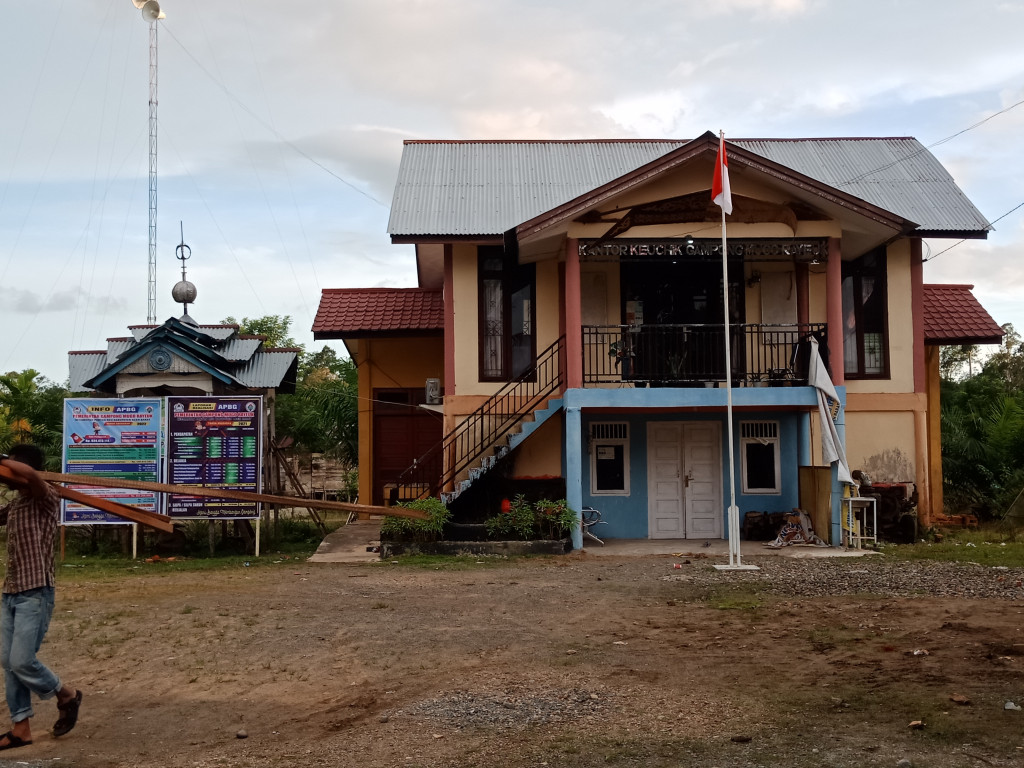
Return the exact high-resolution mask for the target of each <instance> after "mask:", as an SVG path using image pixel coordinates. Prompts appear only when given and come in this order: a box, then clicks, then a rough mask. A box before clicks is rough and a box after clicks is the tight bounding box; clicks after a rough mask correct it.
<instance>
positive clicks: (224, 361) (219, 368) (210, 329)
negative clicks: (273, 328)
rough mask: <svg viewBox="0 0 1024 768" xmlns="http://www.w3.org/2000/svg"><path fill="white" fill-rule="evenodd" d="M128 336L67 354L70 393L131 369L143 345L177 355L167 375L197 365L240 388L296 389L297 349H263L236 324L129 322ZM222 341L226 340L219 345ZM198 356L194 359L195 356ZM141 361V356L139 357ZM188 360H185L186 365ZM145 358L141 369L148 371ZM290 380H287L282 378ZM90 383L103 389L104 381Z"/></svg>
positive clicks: (143, 351)
mask: <svg viewBox="0 0 1024 768" xmlns="http://www.w3.org/2000/svg"><path fill="white" fill-rule="evenodd" d="M130 330H131V331H132V336H128V337H120V338H110V339H107V349H106V351H105V352H103V351H97V350H92V351H81V352H70V353H69V354H68V368H69V373H70V381H71V388H72V390H73V391H88V389H89V388H87V387H86V382H94V380H95V379H96V378H97V377H99V376H104V377H105V380H106V378H109V377H110V376H112V375H113V374H120V373H127V374H128V375H131V374H132V372H133V368H132V366H133V363H134V362H137V361H135V360H134V358H137V357H138V356H139V355H140V354H146V350H147V349H152V348H156V347H157V346H164V347H166V349H167V350H168V351H169V352H170V353H171V355H172V356H173V357H174V358H175V362H172V366H171V368H169V369H168V370H167V374H168V375H173V374H174V373H175V372H176V371H177V370H178V369H177V368H176V367H175V366H176V364H177V363H182V364H183V365H184V368H182V370H185V369H187V370H193V369H194V368H195V367H196V366H198V367H199V368H201V369H203V370H207V371H208V372H215V375H221V376H223V377H224V378H225V381H228V380H230V381H237V382H238V383H239V384H241V385H242V386H244V387H248V388H255V389H264V388H267V387H277V388H279V389H280V390H281V391H282V392H290V391H293V390H294V385H295V382H294V373H292V375H290V376H289V373H290V371H291V369H292V368H293V367H295V366H296V365H297V361H298V350H295V349H266V348H263V347H262V344H263V337H261V336H238V335H237V334H238V326H236V325H204V326H199V327H196V326H195V325H192V324H190V323H182V321H180V320H177V319H175V318H170V319H169V320H167V321H166V322H165V323H164V324H163V325H159V326H132V327H131V329H130ZM221 341H225V343H224V344H223V345H222V346H221V347H220V348H217V346H218V345H219V344H220V342H221ZM197 354H198V356H199V357H198V358H197V357H196V355H197ZM139 359H141V358H139ZM185 360H188V361H190V362H188V363H187V364H185V363H184V361H185ZM148 365H149V364H148V361H146V362H145V364H144V365H143V366H141V367H142V368H143V369H145V370H146V371H147V372H148ZM286 376H288V377H289V379H288V380H287V381H285V377H286ZM94 386H96V387H100V388H101V389H102V388H103V386H104V385H103V383H102V382H100V383H95V382H94Z"/></svg>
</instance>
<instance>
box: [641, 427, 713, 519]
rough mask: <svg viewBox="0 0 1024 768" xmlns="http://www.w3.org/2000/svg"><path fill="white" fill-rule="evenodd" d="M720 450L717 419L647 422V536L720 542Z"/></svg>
mask: <svg viewBox="0 0 1024 768" xmlns="http://www.w3.org/2000/svg"><path fill="white" fill-rule="evenodd" d="M721 446H722V425H721V424H720V423H718V422H715V421H664V422H651V423H649V424H648V426H647V499H648V508H647V517H648V521H647V522H648V527H647V530H648V537H649V538H652V539H720V538H722V517H723V515H724V507H723V506H722V448H721Z"/></svg>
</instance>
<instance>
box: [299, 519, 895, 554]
mask: <svg viewBox="0 0 1024 768" xmlns="http://www.w3.org/2000/svg"><path fill="white" fill-rule="evenodd" d="M379 545H380V521H379V520H356V521H354V522H352V523H349V524H348V525H344V526H342V527H341V528H339V529H338V530H336V531H335V532H334V533H331V534H329V535H328V536H327V537H326V538H325V539H324V540H323V541H322V542H321V543H320V546H319V547H317V550H316V552H315V553H313V555H312V556H311V557H310V558H309V562H311V563H376V562H379V561H380V555H379V553H378V552H375V551H370V550H372V549H373V548H374V547H377V546H379ZM583 554H584V555H586V556H588V557H715V558H721V559H722V560H723V561H724V562H728V560H729V542H728V541H727V540H725V539H707V540H705V539H605V542H604V545H603V546H602V545H601V544H598V543H597V542H595V541H592V540H590V539H584V541H583ZM870 554H875V553H874V552H873V551H872V550H869V549H842V548H841V547H812V546H807V545H801V544H797V545H794V546H791V547H782V548H781V549H772V548H770V547H766V546H764V543H763V542H760V541H741V542H740V559H741V560H744V559H746V558H749V557H764V556H775V557H793V558H804V559H809V558H817V557H861V556H863V555H870Z"/></svg>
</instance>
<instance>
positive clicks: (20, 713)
mask: <svg viewBox="0 0 1024 768" xmlns="http://www.w3.org/2000/svg"><path fill="white" fill-rule="evenodd" d="M53 592H54V590H53V587H38V588H37V589H28V590H26V591H24V592H18V593H16V594H13V595H9V594H6V593H5V594H4V595H3V597H2V598H0V666H3V669H4V690H5V692H6V694H7V707H8V708H9V709H10V710H11V722H14V723H17V722H20V721H22V720H25V719H27V718H29V717H32V715H33V714H34V713H33V712H32V694H33V693H34V694H36V696H38V697H39V698H40V699H49V698H51V697H53V696H54V695H56V693H57V691H59V690H60V687H61V686H60V680H59V679H58V678H57V676H56V675H55V674H53V672H51V671H50V670H49V669H47V668H46V667H45V666H44V665H43V663H42V662H41V661H39V659H37V658H36V653H38V652H39V646H40V645H42V644H43V637H45V636H46V630H47V629H49V627H50V616H52V615H53Z"/></svg>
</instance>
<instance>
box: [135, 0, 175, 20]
mask: <svg viewBox="0 0 1024 768" xmlns="http://www.w3.org/2000/svg"><path fill="white" fill-rule="evenodd" d="M136 1H137V0H132V2H133V3H134V2H136ZM142 18H144V19H145V20H146V21H150V22H152V21H157V20H158V19H165V18H167V17H166V16H165V15H164V12H163V11H161V10H160V3H158V2H157V1H156V0H146V2H145V3H143V4H142Z"/></svg>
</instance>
